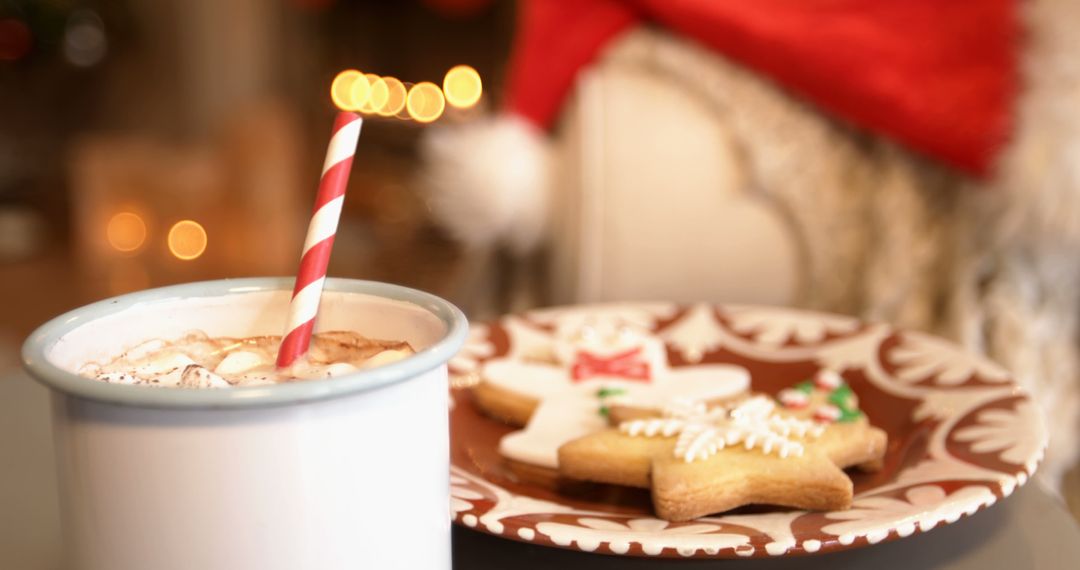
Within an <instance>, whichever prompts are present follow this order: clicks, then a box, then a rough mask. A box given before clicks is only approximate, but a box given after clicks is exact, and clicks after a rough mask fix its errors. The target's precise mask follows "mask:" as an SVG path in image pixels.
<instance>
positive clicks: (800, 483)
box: [559, 373, 886, 521]
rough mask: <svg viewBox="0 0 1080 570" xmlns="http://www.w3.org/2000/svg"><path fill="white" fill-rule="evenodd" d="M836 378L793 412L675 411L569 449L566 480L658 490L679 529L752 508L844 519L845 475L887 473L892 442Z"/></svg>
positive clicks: (656, 497) (758, 400)
mask: <svg viewBox="0 0 1080 570" xmlns="http://www.w3.org/2000/svg"><path fill="white" fill-rule="evenodd" d="M838 378H839V376H838V375H835V374H832V373H824V374H819V376H818V380H817V381H816V382H812V383H809V384H800V385H799V386H798V387H797V388H796V390H797V391H798V392H799V393H800V394H801V395H802V396H805V398H800V399H799V400H798V402H797V403H793V404H788V405H787V406H789V407H785V405H784V404H777V403H776V402H775V401H774V400H773V399H772V398H770V397H768V396H765V395H760V394H758V395H753V396H751V397H748V398H744V399H742V400H741V401H738V402H733V403H729V404H724V405H712V406H709V405H706V404H705V403H704V402H700V401H697V402H694V401H685V400H682V401H675V402H673V404H672V405H671V406H669V407H667V408H666V409H665V410H664V411H663V412H662V413H661V414H654V415H653V416H652V417H639V418H638V419H632V420H628V421H622V422H620V423H619V424H618V427H617V428H612V429H607V430H603V431H600V432H597V433H594V434H591V435H588V436H584V437H581V438H579V439H577V440H574V441H572V442H568V443H566V444H565V445H563V446H562V447H561V448H560V449H559V468H560V472H561V473H562V474H563V475H564V476H567V477H571V478H574V479H582V480H587V481H595V482H601V483H613V484H621V485H627V486H633V487H643V488H650V487H651V489H652V496H653V506H654V508H655V510H656V514H657V515H658V516H659V517H661V518H664V519H667V520H672V521H683V520H689V519H693V518H696V517H700V516H704V515H707V514H711V513H718V512H723V511H727V510H730V509H734V508H737V507H740V506H743V505H748V504H768V505H779V506H787V507H794V508H802V509H811V510H838V509H846V508H847V507H848V506H849V505H850V503H851V498H852V483H851V480H850V479H849V478H848V477H847V475H846V474H845V473H844V472H843V468H846V467H849V466H854V465H858V466H864V467H869V468H873V467H874V466H875V465H877V464H879V462H880V460H881V458H882V456H883V455H884V452H885V445H886V435H885V432H883V431H882V430H880V429H877V428H874V427H872V426H870V424H869V422H868V421H867V419H866V416H865V414H863V413H862V412H861V411H860V410H859V409H858V403H857V400H856V399H855V398H854V394H852V393H851V392H850V388H847V385H846V384H844V383H843V381H842V380H840V381H839V383H838V384H836V383H834V382H835V380H836V379H838ZM782 394H785V397H787V398H788V399H789V402H790V401H791V400H792V398H793V397H794V395H793V394H790V393H786V392H785V393H782ZM827 406H833V407H836V408H840V414H835V413H833V411H832V410H831V408H827ZM826 409H828V410H829V413H828V416H829V417H826V414H825V413H824V410H826ZM845 412H846V413H845Z"/></svg>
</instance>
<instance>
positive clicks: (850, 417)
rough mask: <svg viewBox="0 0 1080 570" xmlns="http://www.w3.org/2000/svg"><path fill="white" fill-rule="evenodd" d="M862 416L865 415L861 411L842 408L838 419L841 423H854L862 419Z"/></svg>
mask: <svg viewBox="0 0 1080 570" xmlns="http://www.w3.org/2000/svg"><path fill="white" fill-rule="evenodd" d="M862 415H863V413H862V411H860V410H859V409H857V408H856V409H847V408H840V418H839V419H838V421H841V422H853V421H855V420H857V419H859V418H861V417H862Z"/></svg>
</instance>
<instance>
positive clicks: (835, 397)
mask: <svg viewBox="0 0 1080 570" xmlns="http://www.w3.org/2000/svg"><path fill="white" fill-rule="evenodd" d="M853 395H854V393H853V392H852V391H851V388H850V387H848V385H847V384H841V385H840V386H838V387H837V388H836V389H834V390H833V391H832V392H829V403H830V404H833V405H835V406H837V407H839V408H848V407H850V406H851V397H852V396H853Z"/></svg>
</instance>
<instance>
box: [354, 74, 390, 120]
mask: <svg viewBox="0 0 1080 570" xmlns="http://www.w3.org/2000/svg"><path fill="white" fill-rule="evenodd" d="M364 77H365V78H366V79H367V82H368V84H369V85H371V89H370V91H369V95H368V98H367V100H366V101H365V102H364V104H363V105H362V106H361V107H360V111H362V112H364V113H369V114H373V113H378V112H379V110H380V109H382V108H383V106H385V105H386V101H387V99H389V98H390V89H389V88H388V87H387V85H386V81H385V80H384V79H383V78H382V77H379V76H378V75H375V74H374V73H365V74H364Z"/></svg>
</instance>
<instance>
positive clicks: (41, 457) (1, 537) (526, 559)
mask: <svg viewBox="0 0 1080 570" xmlns="http://www.w3.org/2000/svg"><path fill="white" fill-rule="evenodd" d="M52 454H53V449H52V440H51V434H50V431H49V399H48V395H47V392H46V391H45V389H44V388H42V387H40V386H38V385H37V384H35V383H33V382H32V381H31V380H30V379H29V378H28V377H27V376H26V375H25V374H24V373H22V372H21V371H19V370H17V369H8V370H6V371H0V568H3V569H12V570H52V569H57V568H59V567H60V562H59V561H60V525H59V517H58V506H57V499H56V492H55V487H56V478H55V475H54V473H53V469H54V461H53V455H52ZM454 549H455V553H454V561H455V564H454V566H455V568H461V569H474V568H475V569H487V568H491V569H496V568H497V569H506V568H513V569H514V570H529V569H532V568H560V569H561V570H574V569H578V568H580V569H590V570H604V569H614V568H619V569H625V570H633V569H636V568H642V569H658V568H750V569H776V568H796V567H798V568H830V569H838V568H871V569H873V570H891V569H904V570H912V569H916V568H919V569H921V568H949V569H956V570H962V569H969V570H975V569H980V570H981V569H987V568H1008V569H1028V568H1032V569H1044V568H1045V569H1050V568H1077V567H1078V566H1080V528H1078V527H1077V525H1076V523H1075V522H1074V521H1073V519H1072V517H1071V516H1069V514H1068V512H1067V511H1066V510H1065V508H1064V506H1063V505H1062V504H1061V503H1060V502H1059V501H1058V500H1057V499H1056V498H1055V497H1053V496H1052V495H1051V494H1050V493H1048V492H1046V491H1045V490H1043V489H1042V488H1041V487H1039V485H1038V484H1037V483H1029V484H1028V485H1027V486H1026V487H1024V488H1023V489H1021V490H1019V491H1017V492H1016V494H1014V495H1013V496H1012V497H1010V498H1009V499H1007V500H1005V501H1001V502H999V503H997V504H996V505H995V506H993V507H991V508H990V509H989V510H986V511H983V512H980V513H978V514H976V515H975V516H973V517H971V518H969V519H963V520H961V521H960V522H958V523H956V524H953V525H948V526H944V527H940V528H938V529H935V530H933V531H932V532H930V533H927V534H923V535H915V536H912V537H910V538H906V539H903V540H896V541H893V542H890V543H885V544H879V545H877V546H873V547H870V548H862V549H856V550H852V551H848V552H841V553H836V554H827V555H821V556H811V557H803V558H792V559H769V560H732V561H705V562H694V561H665V560H648V559H628V558H621V557H612V556H602V555H594V554H582V553H575V552H569V551H562V550H556V549H551V548H544V547H539V546H536V545H529V544H521V543H516V542H511V541H508V540H503V539H499V538H495V537H491V536H488V535H484V534H481V533H479V532H476V531H472V530H468V529H463V528H455V529H454Z"/></svg>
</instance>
